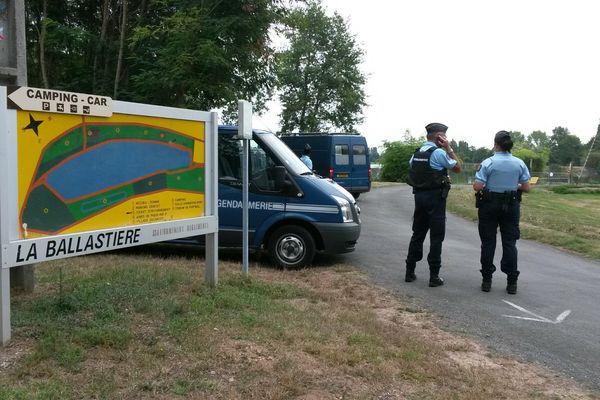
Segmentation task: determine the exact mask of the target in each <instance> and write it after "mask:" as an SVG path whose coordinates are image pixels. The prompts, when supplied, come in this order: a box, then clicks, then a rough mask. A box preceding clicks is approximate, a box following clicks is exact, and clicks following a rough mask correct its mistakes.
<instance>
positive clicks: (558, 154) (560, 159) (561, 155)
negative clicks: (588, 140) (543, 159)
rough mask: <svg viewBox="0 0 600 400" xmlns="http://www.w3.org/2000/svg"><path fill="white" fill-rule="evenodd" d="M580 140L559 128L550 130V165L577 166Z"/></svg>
mask: <svg viewBox="0 0 600 400" xmlns="http://www.w3.org/2000/svg"><path fill="white" fill-rule="evenodd" d="M581 153H582V145H581V140H580V139H579V138H578V137H577V136H575V135H572V134H571V133H570V132H569V130H568V129H567V128H563V127H561V126H559V127H556V128H554V129H553V130H552V136H551V137H550V164H559V165H568V164H569V163H573V164H575V165H578V164H579V163H580V160H581Z"/></svg>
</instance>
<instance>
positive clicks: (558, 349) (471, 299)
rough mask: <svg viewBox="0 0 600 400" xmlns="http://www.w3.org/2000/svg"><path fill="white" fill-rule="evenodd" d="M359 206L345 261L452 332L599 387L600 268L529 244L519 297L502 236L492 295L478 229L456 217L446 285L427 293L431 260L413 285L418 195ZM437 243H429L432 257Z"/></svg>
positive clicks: (401, 189)
mask: <svg viewBox="0 0 600 400" xmlns="http://www.w3.org/2000/svg"><path fill="white" fill-rule="evenodd" d="M358 203H359V205H360V207H361V213H362V214H361V215H362V224H363V225H362V233H361V237H360V240H359V243H358V245H357V248H356V251H355V252H353V253H349V254H348V255H346V256H344V257H343V258H344V261H345V262H348V263H350V264H354V265H356V266H358V267H361V268H362V269H364V270H366V271H367V272H368V274H369V275H370V276H371V277H372V279H373V280H374V281H375V282H376V283H378V284H380V285H381V286H384V287H386V288H388V289H391V290H392V291H394V292H396V293H398V294H399V295H407V296H410V297H412V298H414V300H415V301H416V302H417V303H418V304H420V305H421V306H423V307H425V308H427V309H429V310H431V311H433V312H434V313H436V314H437V315H440V316H441V317H442V319H443V320H444V321H445V322H446V323H447V324H448V325H449V326H450V327H451V328H452V329H457V330H460V331H464V332H466V333H467V334H469V335H471V336H474V337H476V338H478V339H479V341H480V342H482V343H484V344H486V345H488V346H489V347H490V348H491V349H493V350H496V351H498V352H501V353H507V354H511V355H515V356H517V358H520V359H522V360H525V361H529V362H536V363H539V364H541V365H543V366H546V367H548V368H550V369H552V370H555V371H558V372H560V373H562V374H564V375H566V376H567V377H571V378H573V379H575V380H576V381H578V382H580V383H582V384H584V385H586V386H588V387H590V388H593V389H596V390H598V389H600V263H598V262H595V261H590V260H588V259H585V258H582V257H577V256H574V255H572V254H569V253H566V252H563V251H560V250H557V249H555V248H553V247H551V246H546V245H542V244H538V243H535V242H532V241H528V240H520V241H519V242H518V243H517V247H518V249H519V270H520V271H521V276H520V277H519V290H518V293H517V294H516V295H509V294H507V293H506V291H505V287H506V275H504V274H503V273H502V272H500V268H499V265H500V262H499V259H500V256H501V252H502V247H501V245H500V237H499V236H498V248H497V251H496V261H495V264H496V266H497V268H498V271H496V273H495V274H494V282H493V286H492V291H491V292H489V293H484V292H482V291H481V289H480V285H481V275H480V273H479V268H480V266H479V252H480V247H479V246H480V241H479V236H478V234H477V225H476V224H475V223H474V222H471V221H467V220H464V219H462V218H460V217H456V216H454V215H452V214H449V213H448V219H447V224H446V239H445V241H444V246H443V252H442V265H443V266H442V270H441V272H440V276H442V277H443V278H444V279H445V285H444V286H442V287H438V288H430V287H428V285H427V284H428V278H429V270H428V265H427V261H426V259H424V260H423V261H421V262H419V263H418V264H417V270H416V273H417V281H415V282H412V283H406V282H404V260H405V259H406V252H407V250H408V243H409V240H410V236H411V233H412V232H411V224H412V212H413V196H412V192H411V191H410V187H408V186H404V185H403V186H391V187H384V188H379V189H375V190H372V191H371V192H369V193H364V194H362V195H361V197H360V199H359V201H358ZM428 241H429V237H427V239H426V241H425V246H424V254H425V257H424V258H426V255H427V252H428V251H429V246H428ZM599 245H600V244H599ZM504 300H506V301H509V302H511V303H513V304H514V306H512V305H510V304H508V303H506V302H504ZM515 306H516V307H515ZM517 307H521V308H522V309H524V310H525V311H523V310H522V309H521V310H519V309H518V308H517ZM568 310H570V313H569V312H567V311H568ZM507 315H510V316H515V317H520V318H511V317H507ZM524 318H530V319H524ZM544 319H545V320H544Z"/></svg>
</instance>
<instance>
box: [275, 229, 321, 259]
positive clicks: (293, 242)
mask: <svg viewBox="0 0 600 400" xmlns="http://www.w3.org/2000/svg"><path fill="white" fill-rule="evenodd" d="M267 248H268V250H269V257H270V258H271V261H272V262H273V263H274V264H276V265H278V266H279V267H281V268H284V269H300V268H304V267H306V266H307V265H310V264H311V263H312V261H313V258H314V257H315V252H316V246H315V240H314V239H313V237H312V235H311V234H310V232H308V231H307V230H306V229H304V228H303V227H301V226H298V225H286V226H282V227H280V228H277V230H275V232H273V234H271V236H270V237H269V242H268V246H267Z"/></svg>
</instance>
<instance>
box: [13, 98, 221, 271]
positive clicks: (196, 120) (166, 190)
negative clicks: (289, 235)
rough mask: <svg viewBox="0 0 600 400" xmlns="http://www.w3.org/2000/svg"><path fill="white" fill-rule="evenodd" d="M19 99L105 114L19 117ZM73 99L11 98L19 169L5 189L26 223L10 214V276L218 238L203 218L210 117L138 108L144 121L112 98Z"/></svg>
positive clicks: (33, 108) (34, 111) (24, 112)
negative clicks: (166, 243)
mask: <svg viewBox="0 0 600 400" xmlns="http://www.w3.org/2000/svg"><path fill="white" fill-rule="evenodd" d="M46 92H48V93H46ZM55 92H57V93H58V94H57V93H55ZM15 93H22V94H26V93H31V94H32V96H33V97H40V99H39V100H40V101H41V100H43V99H42V98H46V100H49V101H51V103H50V105H51V109H52V110H54V109H57V104H58V103H56V101H61V100H70V101H75V102H79V99H84V103H85V102H88V101H89V102H91V103H96V104H97V105H98V106H104V108H103V109H100V110H98V109H96V111H97V113H98V114H99V115H100V116H96V115H82V114H81V113H78V114H70V113H68V112H67V111H57V112H42V111H39V109H40V107H41V102H38V103H36V104H30V105H29V106H26V107H25V108H29V109H20V108H22V107H20V106H18V105H19V101H18V99H17V98H15V97H14V94H15ZM64 93H67V92H58V91H47V90H43V89H32V88H20V89H19V90H17V91H15V90H14V89H12V90H11V89H9V90H8V92H7V100H6V104H7V108H16V110H14V111H13V110H7V111H6V112H7V113H9V114H7V115H14V116H15V117H16V118H14V120H15V121H14V126H13V128H14V133H15V135H14V137H13V141H14V142H15V143H14V145H15V147H16V164H17V167H16V168H10V167H9V170H10V171H9V172H8V173H9V175H10V176H8V177H6V179H7V182H9V184H8V186H9V187H12V186H16V196H11V195H8V196H7V195H6V193H4V194H3V197H2V199H3V203H6V202H8V203H11V199H14V198H16V207H14V208H12V209H13V210H15V211H16V214H17V215H12V213H10V212H9V218H10V219H11V220H12V221H13V222H15V223H13V224H12V225H11V230H10V234H9V236H10V239H11V240H10V242H11V243H10V245H9V246H3V257H2V264H3V265H2V267H4V268H6V267H11V266H16V265H23V264H28V263H34V262H39V261H44V260H49V259H54V258H63V257H69V256H73V255H80V254H87V253H93V252H99V251H105V250H110V249H115V248H120V247H128V246H133V245H138V244H143V243H151V242H157V241H162V240H169V239H173V238H180V237H187V236H196V235H201V234H205V233H207V232H211V231H213V232H214V231H216V218H203V217H206V216H207V213H206V203H205V195H206V192H205V190H206V185H205V183H206V177H207V175H206V146H205V144H206V137H207V130H209V128H210V129H212V125H213V124H216V122H215V121H211V120H210V118H209V117H210V116H211V114H210V113H206V112H200V111H196V112H191V111H189V110H179V109H165V108H164V107H156V106H145V105H134V108H136V109H138V110H140V109H141V110H142V111H143V112H142V113H139V112H137V113H135V112H128V111H130V110H128V107H127V105H131V104H133V103H124V106H123V107H120V109H112V102H108V101H103V98H99V97H97V96H96V97H95V96H90V95H82V94H75V93H71V94H66V95H65V94H64ZM11 95H12V97H11ZM52 98H54V99H55V100H52ZM11 99H13V100H11ZM85 99H88V100H85ZM14 100H17V101H16V102H15V101H14ZM52 101H54V102H53V103H52ZM12 103H15V104H17V107H15V106H14V104H12ZM21 104H24V103H23V102H21ZM107 104H108V105H107ZM115 104H117V105H118V102H116V103H115ZM44 107H46V106H44ZM69 108H70V107H66V108H63V107H60V109H61V110H67V109H69ZM73 110H75V109H74V108H73ZM178 111H181V113H180V114H181V115H178ZM140 114H141V115H140ZM106 115H108V116H106ZM171 115H172V116H171ZM182 116H183V117H182ZM9 119H10V118H9ZM215 126H216V125H215ZM10 130H11V129H9V131H10ZM9 142H10V141H9ZM7 143H8V142H7ZM7 147H12V146H11V145H10V143H8V144H7ZM10 182H12V183H13V184H14V185H13V184H10ZM11 193H13V194H14V192H12V191H11ZM2 206H3V207H5V206H6V204H2ZM5 221H6V219H5V218H4V217H3V220H2V223H3V224H4V223H5ZM5 241H6V240H5V235H3V242H5Z"/></svg>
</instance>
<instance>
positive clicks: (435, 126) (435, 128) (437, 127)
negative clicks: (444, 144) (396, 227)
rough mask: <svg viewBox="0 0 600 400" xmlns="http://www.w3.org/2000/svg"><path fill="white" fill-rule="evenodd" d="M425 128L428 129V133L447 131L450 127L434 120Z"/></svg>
mask: <svg viewBox="0 0 600 400" xmlns="http://www.w3.org/2000/svg"><path fill="white" fill-rule="evenodd" d="M425 129H426V130H427V133H428V134H431V133H438V132H443V133H446V131H447V130H448V127H447V126H446V125H444V124H440V123H438V122H433V123H431V124H429V125H427V126H426V127H425Z"/></svg>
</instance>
